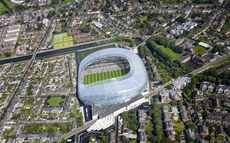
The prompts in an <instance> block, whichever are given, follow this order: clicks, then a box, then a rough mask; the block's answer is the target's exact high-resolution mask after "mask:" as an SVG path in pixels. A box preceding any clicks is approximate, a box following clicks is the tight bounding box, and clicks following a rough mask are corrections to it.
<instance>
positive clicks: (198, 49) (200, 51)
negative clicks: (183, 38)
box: [193, 46, 206, 56]
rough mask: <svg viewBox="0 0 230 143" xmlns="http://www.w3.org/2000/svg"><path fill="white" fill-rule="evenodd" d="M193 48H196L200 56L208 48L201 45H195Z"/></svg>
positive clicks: (196, 53)
mask: <svg viewBox="0 0 230 143" xmlns="http://www.w3.org/2000/svg"><path fill="white" fill-rule="evenodd" d="M193 49H194V50H195V55H196V56H198V55H199V54H200V53H203V52H204V51H206V49H205V48H203V47H201V46H195V47H193Z"/></svg>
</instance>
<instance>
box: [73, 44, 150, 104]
mask: <svg viewBox="0 0 230 143" xmlns="http://www.w3.org/2000/svg"><path fill="white" fill-rule="evenodd" d="M108 57H123V58H125V59H126V60H128V62H129V64H130V71H129V72H128V73H127V74H126V75H124V76H121V77H117V78H111V79H107V80H102V81H98V82H94V83H91V84H87V85H85V84H83V83H81V81H82V79H81V78H84V77H82V76H81V75H82V71H84V69H85V68H86V67H87V66H88V65H90V64H92V63H94V62H95V61H98V60H100V59H104V58H108ZM78 70H79V72H78V95H79V98H80V99H81V100H82V101H83V102H84V103H86V104H90V105H92V104H94V105H107V104H115V103H121V102H124V101H129V100H130V99H131V98H132V97H135V96H137V95H140V94H141V92H143V91H144V90H145V89H146V87H147V72H146V69H145V66H144V64H143V62H142V61H141V59H140V57H139V56H138V55H136V54H134V53H132V52H131V51H129V50H125V49H121V48H108V49H103V50H100V51H97V52H94V53H92V54H90V55H88V56H87V57H85V58H84V59H83V60H82V62H81V63H80V66H79V69H78Z"/></svg>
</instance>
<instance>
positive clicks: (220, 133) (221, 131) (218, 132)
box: [215, 126, 225, 136]
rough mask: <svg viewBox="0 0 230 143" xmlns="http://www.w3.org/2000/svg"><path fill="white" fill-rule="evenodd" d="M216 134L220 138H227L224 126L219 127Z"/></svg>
mask: <svg viewBox="0 0 230 143" xmlns="http://www.w3.org/2000/svg"><path fill="white" fill-rule="evenodd" d="M215 129H216V134H217V135H219V136H225V132H224V128H223V126H217V127H216V128H215Z"/></svg>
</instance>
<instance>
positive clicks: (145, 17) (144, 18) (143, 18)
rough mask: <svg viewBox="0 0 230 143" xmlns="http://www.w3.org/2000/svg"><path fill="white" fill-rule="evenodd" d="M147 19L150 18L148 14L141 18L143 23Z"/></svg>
mask: <svg viewBox="0 0 230 143" xmlns="http://www.w3.org/2000/svg"><path fill="white" fill-rule="evenodd" d="M147 19H148V17H147V16H144V17H142V18H140V21H141V23H142V22H143V21H145V20H147Z"/></svg>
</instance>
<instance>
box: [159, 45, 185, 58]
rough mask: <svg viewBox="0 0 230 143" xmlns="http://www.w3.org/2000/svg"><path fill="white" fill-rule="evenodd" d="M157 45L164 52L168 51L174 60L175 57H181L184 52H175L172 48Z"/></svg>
mask: <svg viewBox="0 0 230 143" xmlns="http://www.w3.org/2000/svg"><path fill="white" fill-rule="evenodd" d="M157 47H158V48H160V49H161V50H162V51H163V52H164V53H166V54H167V55H169V56H170V57H171V59H172V61H174V60H175V59H178V58H180V57H181V55H182V54H178V53H175V52H173V50H172V49H170V48H165V47H164V46H162V45H157Z"/></svg>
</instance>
